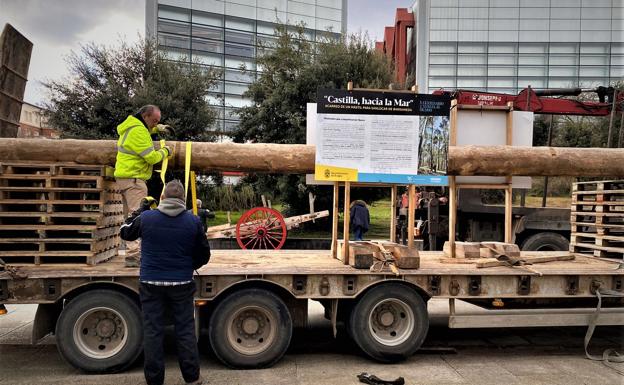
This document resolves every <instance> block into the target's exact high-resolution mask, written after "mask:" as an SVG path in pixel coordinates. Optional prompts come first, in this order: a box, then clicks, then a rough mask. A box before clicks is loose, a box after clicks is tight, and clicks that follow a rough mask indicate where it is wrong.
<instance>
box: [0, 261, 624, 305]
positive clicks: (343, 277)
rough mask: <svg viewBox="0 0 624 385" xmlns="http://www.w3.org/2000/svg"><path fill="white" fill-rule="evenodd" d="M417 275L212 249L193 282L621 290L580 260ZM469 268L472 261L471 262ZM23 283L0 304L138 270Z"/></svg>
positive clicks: (303, 287) (118, 266) (616, 281)
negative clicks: (398, 283) (396, 282)
mask: <svg viewBox="0 0 624 385" xmlns="http://www.w3.org/2000/svg"><path fill="white" fill-rule="evenodd" d="M566 254H569V253H567V252H522V256H526V257H530V256H537V255H540V256H544V255H553V256H558V255H566ZM420 257H421V265H420V268H419V269H399V275H398V276H397V275H395V274H394V273H392V272H391V271H390V270H389V269H384V270H382V271H370V270H368V269H356V268H353V267H351V266H349V265H344V264H343V262H342V261H339V260H337V259H334V258H332V257H331V253H330V252H329V251H317V250H265V251H259V250H213V251H212V257H211V260H210V262H209V263H208V265H206V266H204V267H203V268H201V269H200V270H199V271H198V273H199V275H196V277H195V281H196V283H197V285H198V289H199V290H198V292H197V298H198V299H207V300H210V299H213V298H216V297H217V296H218V295H219V294H220V293H221V292H223V291H225V290H227V289H228V288H229V287H231V286H233V285H236V284H237V283H241V282H243V281H250V280H261V281H267V282H271V283H274V284H276V285H278V286H281V287H282V288H284V289H286V290H287V291H289V292H290V293H291V294H292V295H293V296H294V297H295V298H301V299H303V298H312V299H318V298H327V299H335V298H354V297H356V296H358V294H360V293H361V292H362V291H364V290H365V289H366V288H367V287H369V286H372V285H374V284H376V283H379V282H380V281H387V280H399V281H403V282H406V283H409V284H411V285H413V286H415V287H416V288H418V289H419V290H420V291H421V292H423V293H424V294H426V295H427V296H428V297H434V296H435V297H442V298H459V299H461V298H518V297H521V298H562V297H567V298H575V297H594V296H595V294H594V292H595V289H596V287H597V286H598V285H600V286H602V287H604V288H606V289H611V290H617V291H621V290H623V282H624V269H622V268H621V267H620V266H621V263H619V262H618V261H616V260H613V261H610V260H606V259H599V258H595V257H591V256H584V255H578V254H577V255H576V256H575V259H574V260H569V261H553V262H547V263H541V264H535V265H531V266H530V267H528V266H514V267H507V266H499V267H488V268H477V267H476V265H475V264H470V263H448V258H445V255H444V253H443V252H439V251H421V252H420ZM466 262H467V261H466ZM14 267H15V268H16V269H17V272H18V273H19V275H20V276H21V277H22V278H27V279H10V276H9V275H8V274H7V273H4V276H1V275H0V282H2V284H1V285H2V286H3V288H2V289H3V290H2V293H3V296H0V299H1V300H2V302H3V303H26V302H28V303H52V302H55V301H56V300H58V299H59V298H62V297H63V296H65V295H66V294H67V293H69V292H71V291H72V290H74V289H76V288H78V287H80V286H83V285H85V284H89V283H95V282H115V283H118V284H121V285H124V286H126V287H128V288H130V289H132V290H135V291H137V290H138V279H137V278H138V269H129V268H125V267H124V266H123V256H122V255H118V256H116V257H115V258H113V259H112V260H110V261H108V262H104V263H100V264H98V265H95V266H87V265H84V266H81V265H76V264H58V265H39V266H37V265H14Z"/></svg>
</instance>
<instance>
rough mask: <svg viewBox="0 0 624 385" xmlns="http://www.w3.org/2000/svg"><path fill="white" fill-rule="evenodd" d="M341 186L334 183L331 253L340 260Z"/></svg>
mask: <svg viewBox="0 0 624 385" xmlns="http://www.w3.org/2000/svg"><path fill="white" fill-rule="evenodd" d="M339 201H340V185H339V184H338V182H334V197H333V213H332V244H331V251H332V257H334V258H338V210H340V206H339V205H338V202H339Z"/></svg>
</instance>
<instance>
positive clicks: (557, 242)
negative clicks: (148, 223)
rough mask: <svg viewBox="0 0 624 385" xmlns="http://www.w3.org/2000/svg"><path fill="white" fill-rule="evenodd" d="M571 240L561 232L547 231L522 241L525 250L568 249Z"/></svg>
mask: <svg viewBox="0 0 624 385" xmlns="http://www.w3.org/2000/svg"><path fill="white" fill-rule="evenodd" d="M569 249H570V242H569V241H568V240H567V239H566V237H564V236H563V235H561V234H557V233H551V232H545V233H537V234H533V235H531V236H530V237H528V238H527V239H526V240H525V241H524V242H522V250H524V251H568V250H569Z"/></svg>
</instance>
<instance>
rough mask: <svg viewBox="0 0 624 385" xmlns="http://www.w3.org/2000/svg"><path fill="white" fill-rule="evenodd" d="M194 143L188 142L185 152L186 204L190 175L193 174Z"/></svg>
mask: <svg viewBox="0 0 624 385" xmlns="http://www.w3.org/2000/svg"><path fill="white" fill-rule="evenodd" d="M192 143H193V142H190V141H189V142H186V151H185V152H184V158H185V159H184V201H185V202H186V192H187V191H188V182H189V175H190V173H191V145H192Z"/></svg>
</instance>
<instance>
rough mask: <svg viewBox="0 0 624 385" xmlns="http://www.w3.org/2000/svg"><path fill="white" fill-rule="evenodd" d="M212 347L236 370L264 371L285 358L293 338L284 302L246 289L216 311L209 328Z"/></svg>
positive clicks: (265, 292) (259, 291) (266, 292)
mask: <svg viewBox="0 0 624 385" xmlns="http://www.w3.org/2000/svg"><path fill="white" fill-rule="evenodd" d="M208 336H209V339H210V345H211V346H212V349H213V351H214V353H215V355H216V356H217V358H218V359H219V360H221V362H223V363H224V364H225V365H227V366H230V367H233V368H241V369H250V368H264V367H269V366H272V365H273V364H275V363H276V362H277V361H279V360H280V358H282V356H283V355H284V353H286V350H287V349H288V346H289V345H290V339H291V337H292V319H291V317H290V312H289V311H288V308H287V307H286V304H285V303H284V301H282V300H281V299H280V298H279V297H278V296H276V295H275V294H273V293H271V292H270V291H267V290H262V289H244V290H240V291H237V292H235V293H233V294H230V295H229V296H227V297H226V298H224V299H223V301H221V303H219V305H218V306H217V307H216V308H215V310H214V312H213V314H212V317H211V319H210V324H209V325H208Z"/></svg>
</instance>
